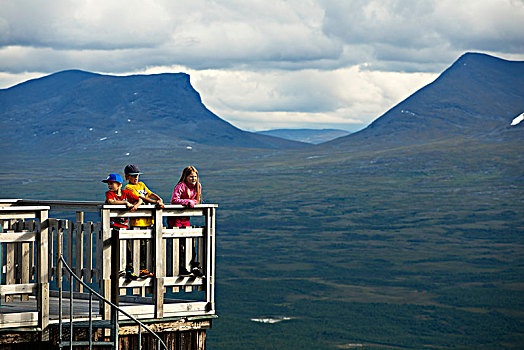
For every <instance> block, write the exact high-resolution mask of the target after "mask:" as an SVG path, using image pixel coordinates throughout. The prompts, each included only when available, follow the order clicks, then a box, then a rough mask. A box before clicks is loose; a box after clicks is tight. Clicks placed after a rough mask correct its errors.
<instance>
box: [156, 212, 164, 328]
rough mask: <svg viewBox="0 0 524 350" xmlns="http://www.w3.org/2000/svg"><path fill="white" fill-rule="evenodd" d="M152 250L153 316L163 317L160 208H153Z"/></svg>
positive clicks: (162, 244) (162, 259) (162, 243)
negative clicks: (153, 270)
mask: <svg viewBox="0 0 524 350" xmlns="http://www.w3.org/2000/svg"><path fill="white" fill-rule="evenodd" d="M153 227H154V238H153V244H154V251H155V277H154V288H153V302H154V304H155V318H162V317H164V277H165V273H164V265H165V261H164V260H165V259H164V254H163V253H164V252H163V246H164V242H163V239H162V230H163V227H162V209H156V210H155V223H154V225H153Z"/></svg>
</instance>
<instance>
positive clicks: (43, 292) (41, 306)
mask: <svg viewBox="0 0 524 350" xmlns="http://www.w3.org/2000/svg"><path fill="white" fill-rule="evenodd" d="M38 225H39V226H40V230H39V231H40V232H39V234H38V241H37V254H38V282H37V283H38V293H37V295H38V297H37V309H38V326H39V327H40V329H41V330H42V341H47V340H49V330H48V328H47V326H48V325H49V276H48V273H49V264H48V261H47V249H48V241H47V240H48V231H49V220H48V212H47V210H40V211H39V212H38Z"/></svg>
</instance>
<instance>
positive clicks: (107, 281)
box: [99, 209, 111, 320]
mask: <svg viewBox="0 0 524 350" xmlns="http://www.w3.org/2000/svg"><path fill="white" fill-rule="evenodd" d="M109 214H110V213H109V209H102V210H101V212H100V217H101V219H102V230H101V233H102V239H101V242H100V244H101V248H102V249H100V250H99V252H100V253H99V254H100V261H101V262H102V263H101V264H100V269H101V280H102V283H101V287H100V291H101V292H102V296H103V297H104V298H106V299H110V298H111V227H110V218H109ZM100 306H101V307H100V314H101V315H102V318H103V319H104V320H108V319H110V316H111V308H110V306H109V305H107V304H106V303H100Z"/></svg>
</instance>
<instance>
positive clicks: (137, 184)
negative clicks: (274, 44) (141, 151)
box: [124, 164, 164, 277]
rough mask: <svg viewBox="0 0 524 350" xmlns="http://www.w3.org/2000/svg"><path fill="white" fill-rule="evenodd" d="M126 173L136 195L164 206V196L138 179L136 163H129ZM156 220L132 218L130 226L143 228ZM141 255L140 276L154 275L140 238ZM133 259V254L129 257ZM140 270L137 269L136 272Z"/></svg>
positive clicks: (159, 206) (138, 171) (146, 201)
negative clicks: (149, 267) (152, 190)
mask: <svg viewBox="0 0 524 350" xmlns="http://www.w3.org/2000/svg"><path fill="white" fill-rule="evenodd" d="M124 174H125V176H126V181H127V182H128V184H127V185H126V188H125V189H126V190H129V191H131V192H133V194H134V195H135V196H138V197H140V199H142V200H143V201H144V203H151V204H155V205H156V206H157V207H158V208H164V202H163V201H162V198H160V196H159V195H157V194H156V193H153V192H151V191H150V190H149V188H147V186H146V184H145V183H143V182H142V181H138V178H139V177H140V174H142V173H141V172H140V169H139V168H138V166H136V165H134V164H129V165H127V166H126V167H125V169H124ZM153 223H154V220H153V219H152V218H131V219H130V220H129V226H130V227H131V228H134V227H136V228H141V227H149V226H151V225H153ZM137 248H138V246H135V248H134V249H137ZM138 249H140V256H141V257H142V259H140V276H141V277H142V276H145V277H147V276H152V273H150V272H149V271H148V270H147V268H146V261H145V258H144V257H145V255H146V250H147V248H146V241H145V240H140V248H138ZM128 252H129V253H130V252H131V247H129V250H128ZM129 259H131V256H130V257H129ZM136 272H138V271H135V273H136Z"/></svg>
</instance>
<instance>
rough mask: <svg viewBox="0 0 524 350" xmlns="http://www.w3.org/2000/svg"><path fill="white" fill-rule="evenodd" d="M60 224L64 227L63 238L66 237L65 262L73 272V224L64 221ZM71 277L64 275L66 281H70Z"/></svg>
mask: <svg viewBox="0 0 524 350" xmlns="http://www.w3.org/2000/svg"><path fill="white" fill-rule="evenodd" d="M62 222H63V223H64V224H65V225H66V229H65V236H66V237H67V257H66V259H65V260H66V262H67V265H69V266H70V267H71V268H72V269H73V271H74V265H73V251H74V250H73V226H74V224H73V222H72V221H66V220H62ZM71 278H72V277H71V276H70V275H69V274H67V275H66V280H67V281H71Z"/></svg>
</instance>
